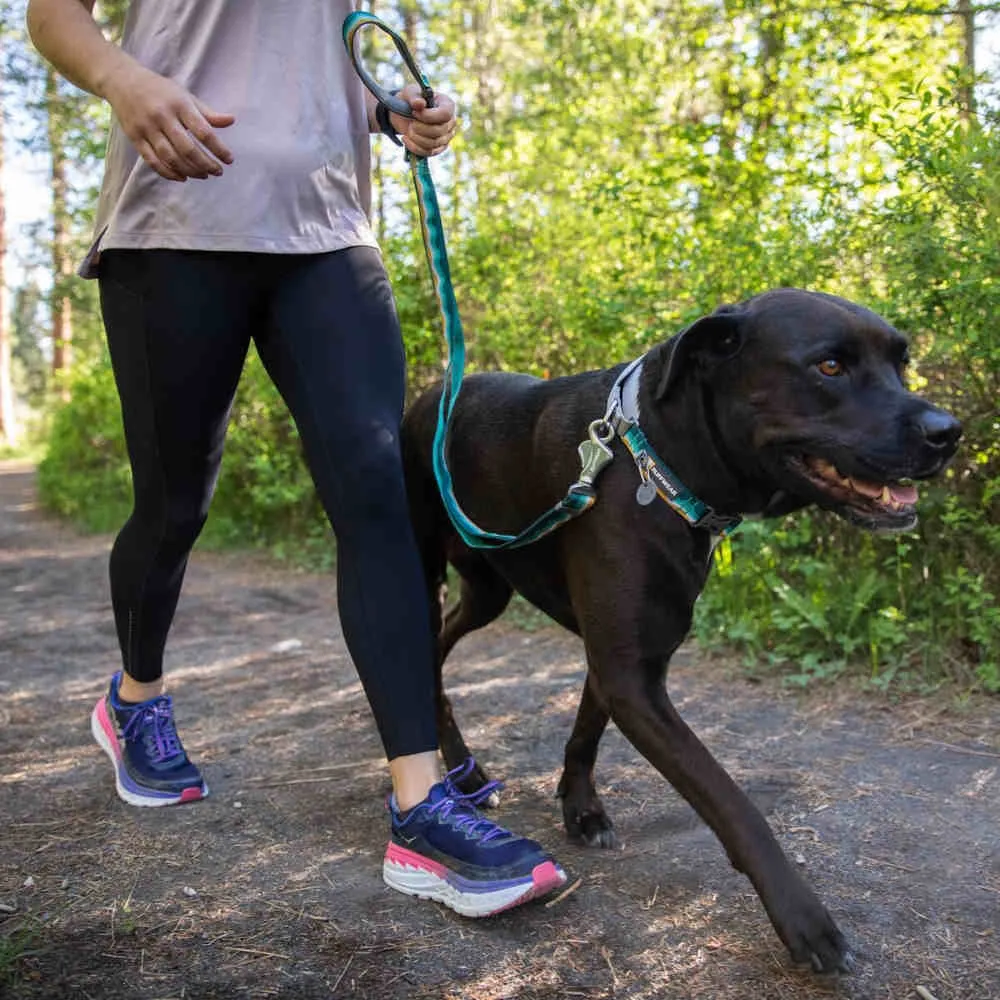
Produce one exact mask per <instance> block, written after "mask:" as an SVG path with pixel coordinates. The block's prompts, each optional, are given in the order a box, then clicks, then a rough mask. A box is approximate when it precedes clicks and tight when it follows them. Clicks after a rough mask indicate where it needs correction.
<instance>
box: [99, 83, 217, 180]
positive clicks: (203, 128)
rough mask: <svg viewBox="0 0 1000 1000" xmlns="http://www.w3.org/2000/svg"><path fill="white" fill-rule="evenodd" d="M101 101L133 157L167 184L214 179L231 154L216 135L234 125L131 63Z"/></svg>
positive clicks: (200, 102) (205, 105)
mask: <svg viewBox="0 0 1000 1000" xmlns="http://www.w3.org/2000/svg"><path fill="white" fill-rule="evenodd" d="M103 89H104V96H105V97H106V98H107V100H108V103H109V104H110V105H111V108H112V110H113V111H114V113H115V117H116V118H117V119H118V121H119V123H120V124H121V127H122V129H123V131H124V132H125V134H126V135H127V136H128V137H129V139H130V140H131V141H132V144H133V145H134V146H135V148H136V149H137V150H138V152H139V155H140V156H141V157H142V158H143V159H144V160H145V161H146V163H148V164H149V166H150V167H152V168H153V170H155V171H156V172H157V173H158V174H159V175H160V176H161V177H165V178H166V179H167V180H168V181H186V180H187V179H188V178H189V177H197V178H205V177H209V176H216V177H217V176H219V175H220V174H221V173H222V164H223V163H227V164H228V163H232V162H233V154H232V153H231V152H230V151H229V149H228V148H227V147H226V145H225V144H224V143H223V142H222V140H221V139H220V138H219V136H218V135H217V134H216V132H215V129H218V128H226V127H227V126H229V125H232V124H233V122H234V121H235V120H236V119H235V117H234V116H233V115H230V114H225V113H223V112H219V111H214V110H213V109H212V108H210V107H209V106H208V105H207V104H205V103H204V102H203V101H199V100H198V98H197V97H195V96H194V95H193V94H191V93H190V92H189V91H187V90H185V89H184V88H183V87H182V86H180V84H177V83H175V82H174V81H173V80H170V79H168V78H167V77H165V76H160V74H159V73H154V72H153V71H152V70H149V69H146V68H145V67H143V66H140V65H138V64H137V63H129V64H126V65H123V66H121V67H119V68H118V71H117V72H116V73H115V74H114V75H113V76H111V77H110V78H109V79H108V80H107V81H106V83H105V85H104V88H103Z"/></svg>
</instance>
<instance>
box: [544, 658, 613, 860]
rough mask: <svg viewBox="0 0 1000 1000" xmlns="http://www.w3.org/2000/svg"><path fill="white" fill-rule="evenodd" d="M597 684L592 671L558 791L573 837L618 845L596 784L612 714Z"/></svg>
mask: <svg viewBox="0 0 1000 1000" xmlns="http://www.w3.org/2000/svg"><path fill="white" fill-rule="evenodd" d="M596 684H597V682H596V680H595V679H594V675H593V672H592V671H588V673H587V679H586V680H585V681H584V684H583V695H582V697H581V698H580V707H579V708H578V709H577V713H576V722H575V723H574V725H573V732H572V734H571V735H570V738H569V740H568V742H567V743H566V754H565V758H564V763H563V773H562V777H561V778H560V779H559V789H558V792H557V794H558V795H559V798H560V799H562V810H563V822H564V823H565V825H566V833H567V834H568V835H569V836H570V837H572V838H573V839H574V840H580V841H582V842H583V843H585V844H587V845H588V846H589V847H614V846H616V844H617V838H616V837H615V831H614V829H613V826H612V823H611V819H610V817H609V816H608V814H607V813H606V812H605V811H604V805H603V804H602V803H601V800H600V798H599V797H598V795H597V788H596V787H595V786H594V763H595V762H596V760H597V747H598V745H599V744H600V742H601V737H602V736H603V735H604V730H605V729H606V728H607V725H608V719H609V718H610V714H609V712H608V709H607V705H606V703H605V702H604V699H603V698H602V697H601V696H600V693H599V692H598V691H597V689H596Z"/></svg>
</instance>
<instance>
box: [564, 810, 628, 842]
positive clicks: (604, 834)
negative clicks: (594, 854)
mask: <svg viewBox="0 0 1000 1000" xmlns="http://www.w3.org/2000/svg"><path fill="white" fill-rule="evenodd" d="M564 818H565V821H566V833H567V834H568V835H569V838H570V840H573V841H575V842H576V843H578V844H583V845H584V846H585V847H601V848H604V849H609V848H614V847H617V846H618V837H617V835H616V834H615V829H614V825H613V824H612V822H611V820H610V819H608V817H607V814H606V813H604V812H603V810H602V811H601V812H599V813H596V812H588V813H584V814H582V815H581V814H577V815H576V816H573V817H572V818H571V817H570V816H565V817H564Z"/></svg>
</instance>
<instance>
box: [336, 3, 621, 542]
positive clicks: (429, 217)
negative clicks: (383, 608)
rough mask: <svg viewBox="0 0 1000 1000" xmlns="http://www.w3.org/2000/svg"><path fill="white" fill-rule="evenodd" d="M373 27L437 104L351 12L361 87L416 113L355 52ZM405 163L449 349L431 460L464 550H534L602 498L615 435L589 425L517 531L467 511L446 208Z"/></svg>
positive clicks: (417, 160) (349, 27)
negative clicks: (563, 479) (567, 474)
mask: <svg viewBox="0 0 1000 1000" xmlns="http://www.w3.org/2000/svg"><path fill="white" fill-rule="evenodd" d="M368 25H371V26H373V27H376V28H379V29H380V30H382V31H384V32H385V33H386V34H387V35H388V36H389V37H390V38H391V39H392V41H393V43H394V44H395V46H396V49H397V51H398V52H399V54H400V55H401V56H402V57H403V61H404V62H405V63H406V66H407V69H409V71H410V72H411V73H412V74H413V77H414V79H416V81H417V82H418V83H419V84H420V86H421V88H422V90H423V96H424V99H425V100H426V101H427V103H428V106H429V107H430V106H433V101H434V91H433V90H432V89H431V87H430V84H429V83H428V81H427V77H426V76H424V74H423V73H422V72H421V70H420V67H419V66H418V65H417V63H416V60H415V59H414V58H413V55H412V53H411V52H410V50H409V47H408V46H407V44H406V41H405V39H404V38H402V36H400V35H399V34H398V33H397V32H395V31H394V30H393V29H392V28H390V27H389V26H388V25H387V24H386V23H385V22H384V21H382V20H381V19H380V18H378V17H376V16H375V15H374V14H369V13H367V12H366V11H355V12H354V13H352V14H349V15H348V17H347V19H346V20H345V21H344V31H343V34H344V44H345V45H346V46H347V52H348V54H349V56H350V58H351V61H352V62H353V64H354V68H355V70H356V71H357V73H358V76H359V77H361V80H362V82H363V83H364V85H365V86H366V87H367V88H368V89H369V90H370V91H371V93H372V94H373V95H374V96H375V98H376V99H377V100H378V101H380V102H381V103H383V104H384V105H385V106H386V107H387V108H388V109H389V110H390V111H392V112H394V113H395V114H398V115H401V116H402V117H404V118H412V117H413V112H412V111H411V110H410V106H409V105H408V104H407V103H406V101H404V100H403V99H402V98H399V97H397V96H395V94H391V93H389V92H388V91H387V90H385V89H384V88H383V87H381V86H379V84H378V83H377V82H376V81H375V80H374V79H373V78H372V77H371V75H370V74H369V73H368V71H367V70H366V69H365V68H364V66H363V65H362V63H361V59H360V57H359V55H358V53H357V50H356V47H355V37H356V35H357V33H358V31H359V30H360V29H361V28H363V27H366V26H368ZM406 158H407V160H408V161H409V164H410V171H411V174H412V176H413V183H414V187H415V188H416V192H417V205H418V207H419V210H420V228H421V230H422V233H423V239H424V248H425V250H426V252H427V261H428V264H429V266H430V271H431V277H432V280H433V283H434V293H435V295H436V297H437V301H438V308H439V310H440V313H441V318H442V320H443V323H444V334H445V342H446V343H447V347H448V363H447V368H446V370H445V381H444V385H443V387H442V390H441V402H440V405H439V407H438V421H437V428H436V430H435V433H434V444H433V455H432V458H433V465H434V476H435V479H436V480H437V485H438V490H439V491H440V493H441V499H442V501H443V502H444V506H445V509H446V510H447V512H448V516H449V517H450V518H451V522H452V524H453V525H454V526H455V530H456V531H457V532H458V533H459V535H460V536H461V537H462V540H463V541H464V542H465V544H466V545H469V546H470V547H472V548H478V549H503V548H517V547H520V546H523V545H530V544H531V543H532V542H535V541H537V540H538V539H539V538H542V537H543V536H544V535H547V534H549V533H550V532H552V531H555V530H556V528H559V527H561V526H562V525H563V524H565V523H566V522H567V521H568V520H570V519H571V518H574V517H578V516H579V515H580V514H582V513H583V512H584V511H586V510H589V509H590V507H592V506H593V504H594V502H595V501H596V499H597V494H596V493H595V492H594V485H593V484H594V479H595V478H596V477H597V474H598V473H599V472H600V470H601V469H602V468H603V467H604V466H605V465H606V464H607V463H608V462H609V461H610V460H611V449H610V448H608V446H607V443H608V441H610V439H611V437H612V435H613V431H612V430H610V428H607V427H606V426H605V425H604V422H603V421H599V420H598V421H594V423H593V424H592V425H591V427H590V430H589V436H588V439H587V440H586V441H584V442H583V443H582V444H581V445H580V447H579V453H580V461H581V466H582V468H581V472H580V478H579V479H578V480H577V481H576V482H575V483H573V484H572V485H571V486H570V487H569V489H568V490H567V492H566V495H565V496H564V497H563V498H562V499H561V500H560V501H559V502H558V503H557V504H555V505H554V506H553V507H551V508H550V509H549V510H547V511H546V512H545V513H544V514H542V515H541V516H540V517H539V518H537V519H536V520H535V521H533V522H532V523H531V524H529V525H528V527H527V528H525V529H524V530H523V531H521V532H519V533H518V534H516V535H512V534H505V533H503V532H496V531H485V530H483V529H482V528H480V527H479V526H478V525H476V524H475V523H474V522H473V521H472V519H471V518H470V517H469V516H468V515H467V514H466V513H465V511H463V510H462V507H461V505H460V504H459V502H458V499H457V497H456V496H455V485H454V482H453V481H452V477H451V471H450V470H449V468H448V461H447V457H446V450H447V442H448V429H449V427H450V425H451V420H452V416H453V414H454V410H455V405H456V403H457V402H458V396H459V393H460V392H461V388H462V377H463V374H464V372H465V335H464V333H463V331H462V320H461V317H460V315H459V312H458V302H457V301H456V299H455V291H454V288H453V286H452V282H451V269H450V267H449V265H448V251H447V248H446V246H445V239H444V225H443V224H442V222H441V211H440V209H439V207H438V200H437V192H436V190H435V188H434V180H433V178H432V177H431V171H430V167H429V166H428V164H427V159H426V157H422V156H415V155H414V154H413V153H410V152H409V151H407V154H406Z"/></svg>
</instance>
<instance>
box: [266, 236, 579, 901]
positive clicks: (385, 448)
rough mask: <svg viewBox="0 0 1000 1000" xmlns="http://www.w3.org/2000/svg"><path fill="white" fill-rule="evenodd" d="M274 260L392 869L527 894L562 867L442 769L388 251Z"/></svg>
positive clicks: (435, 884) (537, 891) (287, 372)
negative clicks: (362, 696)
mask: <svg viewBox="0 0 1000 1000" xmlns="http://www.w3.org/2000/svg"><path fill="white" fill-rule="evenodd" d="M277 266H278V268H279V272H280V280H279V283H278V286H277V289H276V291H275V294H274V295H273V297H272V300H271V301H272V303H273V308H272V312H271V314H270V320H271V323H270V326H269V329H268V331H267V332H266V334H265V335H262V336H261V338H260V339H259V340H258V350H259V352H260V355H261V358H262V359H263V361H264V363H265V365H266V366H267V368H268V371H269V372H270V374H271V376H272V378H273V379H274V380H275V382H276V384H277V385H278V388H279V389H280V390H281V392H282V394H283V396H284V398H285V399H286V401H287V402H288V405H289V408H290V409H291V411H292V414H293V416H294V417H295V421H296V424H297V425H298V427H299V432H300V434H301V437H302V440H303V443H304V445H305V452H306V458H307V460H308V462H309V467H310V470H311V472H312V475H313V478H314V480H315V482H316V487H317V489H318V491H319V494H320V497H321V499H322V501H323V504H324V507H325V509H326V512H327V514H328V516H329V518H330V522H331V524H332V526H333V529H334V532H335V534H336V536H337V567H338V573H337V576H338V588H337V591H338V600H339V606H340V614H341V622H342V625H343V628H344V636H345V638H346V639H347V643H348V647H349V648H350V651H351V655H352V657H353V659H354V662H355V665H356V667H357V670H358V673H359V675H360V677H361V680H362V683H363V685H364V688H365V692H366V694H367V695H368V699H369V702H370V704H371V707H372V712H373V714H374V716H375V721H376V724H377V725H378V729H379V733H380V735H381V737H382V742H383V744H384V745H385V750H386V754H387V756H388V757H389V761H390V765H389V766H390V770H391V772H392V777H393V788H394V801H393V802H392V803H391V808H390V817H391V818H390V828H391V835H390V841H389V845H388V847H387V848H386V855H385V860H384V863H383V877H384V879H385V881H386V883H387V884H388V885H390V886H392V887H393V888H394V889H398V890H399V891H400V892H404V893H408V894H410V895H416V896H423V897H428V898H432V899H437V900H439V901H441V902H443V903H445V904H447V905H448V906H450V907H452V908H453V909H455V910H457V911H458V912H459V913H462V914H465V915H467V916H485V915H487V914H489V913H495V912H498V911H499V910H503V909H507V908H509V907H511V906H515V905H517V904H519V903H523V902H526V901H527V900H529V899H532V898H534V897H536V896H539V895H542V894H544V893H546V892H548V891H550V890H551V889H553V888H555V887H556V886H558V885H561V884H562V883H563V882H564V881H565V878H566V876H565V874H564V873H563V871H562V869H561V868H559V866H558V865H556V864H555V862H554V861H553V860H552V858H551V857H550V856H549V855H548V854H547V853H546V852H545V851H544V850H543V848H542V847H541V846H540V845H539V844H537V843H535V841H533V840H528V839H526V838H524V837H519V836H517V835H516V834H513V833H511V832H510V831H509V830H505V829H504V828H503V827H500V826H498V825H497V824H495V823H493V822H491V821H490V820H488V819H486V818H485V817H484V816H482V814H480V813H479V812H478V811H477V810H476V808H475V801H478V798H476V799H470V798H468V797H465V796H463V795H462V794H461V793H460V792H459V791H458V789H457V788H456V786H455V785H454V784H453V782H452V781H450V780H449V778H448V777H446V778H445V780H444V781H443V782H441V783H438V780H437V779H438V763H437V755H436V747H437V731H436V711H435V677H434V658H435V656H436V655H437V654H436V643H435V637H434V636H433V635H432V634H431V628H430V614H429V609H428V606H427V599H428V598H427V592H426V587H425V584H424V576H423V571H422V569H421V565H420V557H419V553H418V551H417V546H416V542H415V539H414V536H413V529H412V527H411V524H410V518H409V510H408V507H407V502H406V491H405V484H404V481H403V469H402V459H401V456H400V447H399V425H400V420H401V418H402V411H403V397H404V387H405V377H404V357H403V348H402V340H401V336H400V331H399V323H398V320H397V318H396V311H395V306H394V304H393V300H392V293H391V290H390V288H389V282H388V279H387V278H386V274H385V270H384V268H383V265H382V260H381V257H380V255H379V254H378V253H377V251H375V250H372V249H370V248H367V247H354V248H351V249H349V250H343V251H338V252H336V253H331V254H323V255H319V256H316V257H306V258H299V259H291V260H288V261H285V262H282V263H279V264H277ZM410 806H412V808H408V807H410Z"/></svg>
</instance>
